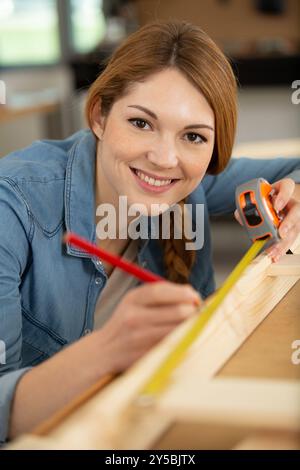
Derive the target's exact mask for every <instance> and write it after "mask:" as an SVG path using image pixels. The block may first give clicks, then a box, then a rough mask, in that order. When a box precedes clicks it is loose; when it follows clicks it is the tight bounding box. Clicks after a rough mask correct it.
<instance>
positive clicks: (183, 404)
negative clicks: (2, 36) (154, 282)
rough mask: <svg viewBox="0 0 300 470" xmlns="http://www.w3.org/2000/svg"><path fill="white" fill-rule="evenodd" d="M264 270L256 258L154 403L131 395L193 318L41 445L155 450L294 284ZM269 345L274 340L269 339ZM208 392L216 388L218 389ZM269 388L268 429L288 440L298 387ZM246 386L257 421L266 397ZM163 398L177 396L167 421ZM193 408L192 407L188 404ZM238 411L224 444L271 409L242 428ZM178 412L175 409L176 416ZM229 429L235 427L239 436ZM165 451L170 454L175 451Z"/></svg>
mask: <svg viewBox="0 0 300 470" xmlns="http://www.w3.org/2000/svg"><path fill="white" fill-rule="evenodd" d="M299 245H300V244H299V239H298V240H297V242H296V243H295V247H296V248H295V250H294V251H295V252H296V253H298V254H299V252H300V249H299V248H300V246H299ZM290 256H292V255H290ZM270 264H271V262H270V260H269V258H268V257H267V256H266V255H261V256H260V257H259V258H258V259H256V260H255V261H254V262H253V263H252V264H251V266H249V267H248V269H247V271H246V272H245V274H244V275H243V276H242V277H241V279H240V280H239V281H238V283H237V284H236V286H235V287H234V289H233V290H232V292H231V293H230V294H229V295H228V297H227V299H226V300H225V302H224V303H223V304H222V306H221V307H220V308H219V309H218V310H217V311H216V313H215V315H214V317H213V319H212V320H211V321H210V323H209V325H207V328H206V329H205V331H203V333H202V334H201V336H200V337H199V338H198V339H197V341H196V342H195V343H194V345H193V347H192V348H191V349H190V350H189V352H188V353H187V355H186V358H185V361H184V362H183V363H182V364H181V365H180V367H178V368H177V370H176V371H175V373H174V374H173V376H172V379H171V381H170V386H169V388H168V390H167V391H166V392H165V394H164V395H162V397H161V399H160V400H158V401H157V403H154V404H153V405H152V406H149V407H146V408H142V407H137V406H136V405H135V404H136V398H137V395H138V391H139V390H140V388H141V387H142V385H143V384H144V382H145V381H146V380H147V378H148V376H149V374H151V372H153V371H154V370H155V369H156V367H157V365H158V364H159V363H160V362H161V360H162V358H163V357H165V355H166V354H167V353H168V352H169V350H170V349H172V348H173V347H174V345H175V344H176V342H177V340H178V338H180V337H181V336H182V334H183V333H184V331H185V330H186V329H187V328H189V326H190V324H191V323H192V322H193V319H190V320H188V321H187V322H185V323H184V324H182V325H180V326H179V327H178V328H177V329H176V330H175V331H174V332H173V333H172V334H171V335H169V336H168V337H167V338H165V339H164V340H163V341H162V342H161V343H160V344H159V345H158V346H157V347H155V348H154V349H153V350H152V351H150V353H149V354H147V355H146V356H145V357H144V358H142V359H141V360H140V361H139V362H138V363H137V364H136V365H135V366H134V367H132V368H131V369H130V370H129V371H128V372H127V373H126V374H124V375H123V376H122V377H120V378H118V379H117V380H115V381H114V382H113V383H112V384H110V385H108V386H107V387H106V388H105V389H104V390H103V391H102V392H100V393H98V394H97V395H96V396H94V397H93V398H91V399H90V400H89V401H88V402H86V403H85V404H83V405H82V406H81V407H80V408H79V409H78V410H77V411H75V412H74V413H72V414H71V415H70V416H69V417H67V418H66V419H65V420H64V421H63V422H62V423H58V425H57V427H56V428H55V429H54V430H52V431H51V432H50V433H49V434H48V436H47V438H45V439H46V440H47V439H49V440H50V441H51V442H52V443H53V442H56V443H57V445H58V446H59V448H61V447H63V448H70V449H76V448H80V449H139V448H151V447H153V446H156V445H157V444H155V443H157V442H158V440H159V439H160V438H161V437H162V436H163V435H164V433H166V432H167V430H168V429H170V427H171V426H173V425H174V423H175V422H176V421H178V420H181V419H182V417H183V416H184V414H185V411H184V410H187V402H188V401H189V397H190V395H189V393H190V389H191V388H192V389H193V393H194V396H197V393H198V394H199V397H201V391H203V394H204V390H205V387H213V386H214V384H213V383H212V382H213V381H211V379H212V378H213V377H214V376H215V375H216V374H217V373H218V371H220V369H221V368H222V367H223V366H225V364H226V362H227V361H228V360H229V358H230V357H231V356H232V355H234V353H236V351H238V349H239V348H240V347H241V345H242V344H243V342H245V340H246V339H247V338H248V337H249V336H250V335H251V333H252V332H253V331H254V330H255V329H256V328H257V327H258V325H259V324H260V323H261V322H262V321H263V320H264V319H265V318H266V317H267V315H268V314H269V313H270V312H271V311H272V309H273V308H274V307H275V306H276V305H277V304H278V303H279V302H280V300H281V299H282V298H283V297H284V296H285V295H286V294H287V293H288V292H289V290H290V289H291V288H292V287H293V286H294V285H295V284H296V282H297V280H298V279H299V276H289V275H288V276H286V275H283V276H276V277H275V276H268V275H267V270H268V268H269V267H270ZM278 334H279V337H280V332H277V336H278ZM294 339H296V338H294ZM273 340H274V341H276V340H277V338H276V335H275V338H273ZM259 360H260V361H263V357H261V358H258V361H259ZM191 377H194V378H195V381H196V382H195V383H193V385H191ZM196 383H197V384H198V385H196ZM227 383H228V382H227ZM224 384H225V383H224ZM224 384H223V385H222V384H221V385H222V386H224V387H225V388H226V387H227V385H226V384H225V385H224ZM216 385H217V386H218V384H216ZM244 385H245V386H244ZM244 385H243V384H242V385H241V387H242V388H243V390H244V391H245V390H246V389H247V384H244ZM273 385H274V393H275V390H277V391H276V394H277V395H276V396H277V401H276V412H277V415H276V416H277V418H276V420H275V418H274V422H273V427H274V426H275V427H277V428H278V426H279V424H278V423H279V421H281V422H282V423H284V424H282V426H281V427H280V429H276V432H282V431H285V432H293V433H295V432H297V429H296V426H295V423H294V420H293V419H291V414H292V413H291V409H290V408H289V404H291V403H293V410H294V412H295V416H296V413H297V412H298V411H297V406H296V405H295V400H293V401H291V400H289V398H291V396H295V389H296V388H295V387H298V384H296V385H295V384H293V385H291V386H289V384H288V383H283V384H282V383H280V382H276V383H274V384H273ZM281 386H282V391H283V392H284V393H283V394H282V397H283V398H284V399H283V400H281V401H280V400H278V397H280V387H281ZM253 387H254V388H253V389H252V392H253V393H255V396H256V397H257V400H256V401H257V406H256V412H257V415H259V400H260V398H259V397H260V396H261V399H264V400H266V395H265V394H262V387H261V383H253ZM229 388H230V387H229ZM234 389H235V387H233V389H232V394H234ZM207 390H208V389H207ZM268 390H269V393H271V392H270V390H272V384H269V385H268ZM171 392H172V393H173V394H176V396H177V398H178V397H180V399H179V398H178V401H177V402H176V414H175V412H174V413H173V414H172V413H171V412H169V411H167V409H166V401H167V396H168V395H167V394H168V393H171ZM245 393H246V392H245ZM229 395H230V394H229ZM203 396H204V395H203ZM205 396H206V398H207V400H208V401H209V396H210V394H209V393H206V395H205ZM226 400H227V401H226ZM281 402H282V405H281V404H280V403H281ZM214 403H215V396H214V398H213V397H212V401H211V406H210V410H213V405H214ZM222 403H223V415H222V414H221V412H220V417H221V416H223V421H222V420H221V421H222V423H219V426H220V425H222V426H223V427H224V426H225V424H226V420H225V419H224V416H225V415H226V407H227V406H228V403H232V404H233V405H234V400H230V396H229V397H228V396H227V397H226V396H224V401H223V402H222ZM193 404H194V406H195V400H194V401H193ZM199 406H201V400H199ZM239 406H240V408H239V414H240V418H239V420H238V421H236V422H235V423H234V426H233V427H234V428H235V431H236V440H233V442H231V444H230V443H229V444H228V445H232V446H233V445H234V444H236V443H237V442H238V440H241V438H243V437H244V438H246V437H247V433H248V434H249V430H250V428H251V431H253V429H252V428H253V427H255V429H254V431H257V430H259V428H260V427H261V425H264V423H266V415H267V413H270V409H271V408H272V407H271V408H270V407H269V408H268V409H267V408H266V411H265V413H266V414H265V418H264V419H263V420H261V424H259V423H258V421H256V423H255V425H254V424H253V425H250V423H249V419H250V418H249V416H250V414H249V404H248V402H247V399H245V400H244V401H241V402H240V405H239ZM253 406H254V405H253ZM274 406H275V405H274ZM180 409H181V411H182V410H183V411H182V413H181V414H180ZM201 409H202V408H201ZM199 410H200V408H199ZM247 410H248V411H247ZM189 413H190V414H189V418H188V420H190V416H192V412H191V411H190V412H189ZM179 414H180V416H179ZM187 416H188V415H187V414H186V417H185V419H184V420H183V424H185V422H186V420H187ZM197 416H198V422H197V423H195V425H196V426H198V428H199V426H200V428H201V429H205V428H204V427H203V426H204V424H203V423H202V422H201V419H200V418H201V412H200V411H199V413H198V414H197ZM227 416H228V411H227ZM279 416H280V419H279V418H278V417H279ZM258 417H259V416H258ZM215 418H216V415H215V414H214V413H210V414H209V413H208V414H206V415H205V420H206V424H207V425H210V426H213V427H214V426H215V425H216V419H215ZM243 418H244V421H243ZM243 423H244V424H243ZM191 424H193V423H191V422H189V423H187V425H189V426H190V427H191ZM222 426H221V427H222ZM225 427H226V426H225ZM231 427H232V423H231ZM270 427H272V426H270ZM237 428H241V429H242V432H241V431H240V430H238V429H237ZM215 432H216V430H215V431H214V433H213V435H216V434H215ZM243 433H244V434H243ZM199 435H200V434H199ZM223 435H224V433H223ZM46 440H45V441H44V442H45V443H46ZM21 442H22V440H20V441H19V443H20V445H22V444H21ZM184 444H185V445H183V448H188V447H187V446H186V443H185V442H184ZM198 445H199V444H198ZM172 448H176V447H175V444H174V447H172Z"/></svg>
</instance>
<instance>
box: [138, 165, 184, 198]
mask: <svg viewBox="0 0 300 470" xmlns="http://www.w3.org/2000/svg"><path fill="white" fill-rule="evenodd" d="M130 170H131V172H132V173H133V175H134V177H135V180H136V181H137V183H138V184H139V186H140V187H141V188H143V189H144V190H147V192H156V193H162V192H165V191H168V190H169V189H170V188H171V187H173V186H174V184H176V183H177V182H178V181H179V179H178V178H176V179H175V178H170V177H167V176H165V177H162V176H157V175H154V174H153V173H149V172H146V171H144V170H139V169H137V168H132V167H130Z"/></svg>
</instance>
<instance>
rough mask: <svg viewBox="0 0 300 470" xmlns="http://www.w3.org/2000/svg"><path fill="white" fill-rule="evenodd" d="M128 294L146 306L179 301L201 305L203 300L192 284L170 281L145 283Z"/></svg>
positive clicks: (133, 299)
mask: <svg viewBox="0 0 300 470" xmlns="http://www.w3.org/2000/svg"><path fill="white" fill-rule="evenodd" d="M127 295H128V296H130V300H131V301H134V302H135V303H136V304H139V305H144V306H151V305H156V306H159V305H167V304H169V305H170V304H178V303H193V304H194V305H199V304H200V302H201V297H200V295H199V293H198V292H197V291H196V290H195V289H193V287H192V286H190V285H188V284H184V285H182V284H175V283H173V282H169V281H161V282H160V281H159V282H153V283H151V284H144V285H142V286H139V287H136V288H135V289H132V290H131V291H130V293H129V294H127Z"/></svg>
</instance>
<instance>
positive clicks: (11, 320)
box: [0, 177, 31, 443]
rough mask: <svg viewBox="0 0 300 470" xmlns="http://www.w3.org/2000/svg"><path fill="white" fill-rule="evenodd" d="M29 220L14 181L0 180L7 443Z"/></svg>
mask: <svg viewBox="0 0 300 470" xmlns="http://www.w3.org/2000/svg"><path fill="white" fill-rule="evenodd" d="M30 233H31V217H30V213H29V210H28V208H27V206H26V201H25V199H24V198H23V197H22V193H21V192H20V190H19V189H18V187H17V186H16V185H15V184H14V182H13V181H11V180H9V179H8V178H1V177H0V442H1V443H3V442H5V441H6V440H7V436H8V430H9V419H10V410H11V404H12V400H13V397H14V391H15V387H16V385H17V383H18V381H19V380H20V378H21V377H22V375H23V374H24V373H25V372H27V371H28V368H22V367H21V364H22V310H21V296H20V290H19V287H20V283H21V279H22V275H23V272H24V270H25V269H26V265H27V262H28V259H29V256H30Z"/></svg>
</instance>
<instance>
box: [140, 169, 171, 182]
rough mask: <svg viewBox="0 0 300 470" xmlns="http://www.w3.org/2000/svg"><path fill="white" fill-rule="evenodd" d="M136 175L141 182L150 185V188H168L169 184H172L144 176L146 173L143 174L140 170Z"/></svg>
mask: <svg viewBox="0 0 300 470" xmlns="http://www.w3.org/2000/svg"><path fill="white" fill-rule="evenodd" d="M136 174H137V175H138V177H139V178H140V179H141V180H143V181H146V183H148V184H149V185H150V186H166V185H167V184H170V183H171V181H172V180H156V179H154V178H150V177H149V176H147V175H144V173H142V172H141V171H139V170H137V171H136Z"/></svg>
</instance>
